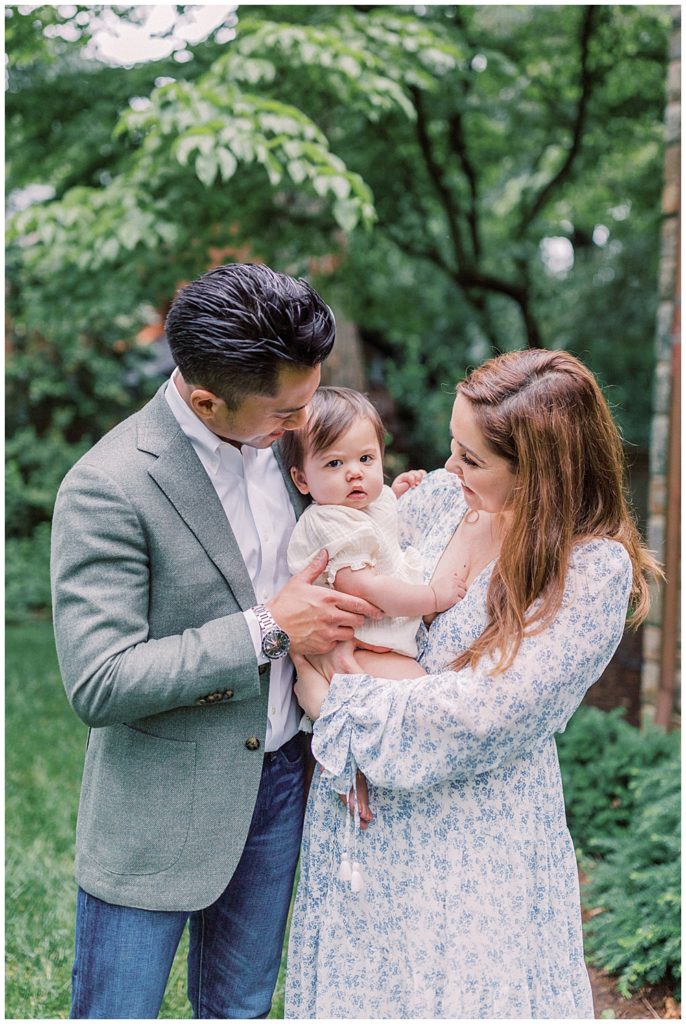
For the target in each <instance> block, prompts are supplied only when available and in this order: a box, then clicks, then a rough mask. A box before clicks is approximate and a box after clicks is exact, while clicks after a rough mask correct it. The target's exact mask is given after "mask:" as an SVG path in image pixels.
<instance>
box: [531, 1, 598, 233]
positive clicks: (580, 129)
mask: <svg viewBox="0 0 686 1024" xmlns="http://www.w3.org/2000/svg"><path fill="white" fill-rule="evenodd" d="M595 20H596V8H595V7H592V6H590V5H589V6H587V7H585V8H584V13H583V15H582V18H581V31H580V37H579V47H580V51H581V72H580V93H579V102H578V104H577V109H576V114H575V117H574V125H573V128H572V142H571V145H570V147H569V149H568V150H567V156H566V157H565V160H564V162H563V164H562V166H561V167H560V168H559V170H558V171H557V173H556V174H555V175H554V176H553V177H552V178H551V179H550V181H549V182H548V183H547V184H546V185H544V186H543V188H542V189H541V190H540V192H539V193H538V195H537V196H536V198H535V199H534V201H533V203H532V204H531V206H530V207H529V209H528V211H526V212H525V213H524V214H523V216H522V219H521V221H520V224H519V228H518V230H517V236H518V237H519V238H521V237H522V236H523V235H524V233H525V231H526V229H527V228H528V227H529V225H530V224H531V223H532V221H533V220H534V219H535V218H536V217H537V216H538V214H539V213H540V211H541V210H542V209H543V207H544V206H545V205H546V203H547V202H548V200H549V199H550V197H551V195H552V194H553V192H554V191H555V189H557V188H558V187H559V186H560V185H561V184H562V182H563V181H564V180H565V179H566V178H567V177H568V175H569V173H570V171H571V169H572V165H573V164H574V161H575V159H576V157H577V155H578V153H579V151H580V149H581V142H582V139H583V134H584V128H585V125H586V113H587V111H588V102H589V99H590V96H591V89H592V86H593V75H592V73H591V71H590V69H589V66H588V64H589V50H590V43H591V38H592V36H593V31H594V29H595Z"/></svg>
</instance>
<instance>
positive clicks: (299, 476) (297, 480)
mask: <svg viewBox="0 0 686 1024" xmlns="http://www.w3.org/2000/svg"><path fill="white" fill-rule="evenodd" d="M291 480H292V481H293V483H294V484H295V486H296V487H297V488H298V490H299V491H300V493H301V494H309V493H310V488H309V487H308V485H307V480H306V479H305V474H304V473H303V471H302V469H298V468H297V467H296V466H291Z"/></svg>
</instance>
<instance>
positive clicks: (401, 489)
mask: <svg viewBox="0 0 686 1024" xmlns="http://www.w3.org/2000/svg"><path fill="white" fill-rule="evenodd" d="M425 476H426V470H425V469H408V471H407V473H401V474H400V476H397V477H396V478H395V480H394V481H393V483H392V484H391V490H392V491H393V493H394V494H395V496H396V498H399V497H400V496H401V495H402V494H404V493H405V491H409V490H410V488H411V487H418V486H419V484H420V483H421V482H422V480H423V479H424V477H425Z"/></svg>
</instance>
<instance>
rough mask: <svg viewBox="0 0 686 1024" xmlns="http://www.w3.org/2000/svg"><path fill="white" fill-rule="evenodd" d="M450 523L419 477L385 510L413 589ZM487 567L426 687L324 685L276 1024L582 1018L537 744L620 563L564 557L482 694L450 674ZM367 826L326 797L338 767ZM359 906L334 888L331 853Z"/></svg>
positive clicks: (583, 986)
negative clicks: (548, 602) (355, 879)
mask: <svg viewBox="0 0 686 1024" xmlns="http://www.w3.org/2000/svg"><path fill="white" fill-rule="evenodd" d="M465 511H466V505H465V503H464V499H463V497H462V490H461V487H460V486H459V482H458V481H457V478H456V477H455V476H453V475H452V474H449V473H446V472H445V471H444V470H438V471H436V472H435V473H431V474H430V475H429V476H428V477H427V478H426V479H425V480H424V482H423V483H422V485H421V486H420V487H419V488H416V489H413V490H412V491H410V492H408V494H407V496H406V497H405V499H404V500H403V502H402V505H401V508H400V516H401V520H402V521H403V523H404V537H403V542H404V543H405V544H412V545H414V546H415V547H416V548H418V549H419V550H420V551H421V552H422V554H423V555H424V558H425V562H426V567H425V573H426V579H429V578H430V577H431V575H432V573H433V571H434V569H435V567H436V564H437V563H438V560H439V558H440V556H441V554H442V553H443V551H444V549H445V547H446V545H447V543H448V541H449V540H450V538H451V536H452V534H453V532H454V530H455V529H456V527H457V526H458V524H459V522H460V520H461V518H462V516H463V515H464V513H465ZM491 572H492V564H491V565H490V566H487V567H486V568H485V569H484V570H483V572H482V573H481V575H480V576H478V577H477V578H476V579H475V580H474V581H473V583H472V584H471V586H470V588H469V590H468V592H467V595H466V596H465V598H464V599H463V600H462V601H460V602H458V604H456V605H455V606H454V607H453V608H452V609H450V610H449V611H447V612H445V613H443V614H442V615H439V616H438V617H437V618H436V619H435V620H434V622H433V624H432V626H431V629H430V630H428V632H427V631H426V630H423V633H424V636H423V638H420V640H421V643H420V647H421V648H422V654H421V658H420V660H421V663H422V665H423V667H424V668H425V669H426V671H427V672H428V673H429V675H428V676H426V677H423V678H420V679H411V680H406V681H396V680H387V679H375V678H371V677H370V676H365V675H338V676H334V678H333V680H332V683H331V687H330V690H329V693H328V696H327V697H326V700H325V701H324V705H323V707H322V712H321V717H320V718H319V719H318V721H317V722H316V723H315V727H314V741H313V749H314V753H315V756H316V757H317V760H318V761H319V762H320V764H321V765H322V766H323V770H322V771H321V772H320V771H319V770H315V778H314V780H313V784H312V788H311V791H310V796H309V802H308V809H307V815H306V822H305V832H304V837H303V846H302V855H301V869H300V883H299V887H298V893H297V897H296V902H295V907H294V912H293V920H292V926H291V936H290V947H289V953H288V973H287V981H286V1017H287V1018H341V1017H347V1018H361V1017H366V1018H372V1019H379V1018H389V1017H390V1018H467V1019H470V1018H472V1019H473V1018H484V1017H491V1018H573V1017H577V1018H578V1017H581V1018H591V1017H593V1004H592V999H591V990H590V985H589V980H588V975H587V972H586V968H585V965H584V958H583V946H582V936H581V915H580V906H579V891H578V880H577V866H576V860H575V855H574V848H573V845H572V841H571V838H570V835H569V832H568V830H567V824H566V820H565V810H564V802H563V794H562V787H561V782H560V771H559V766H558V760H557V752H556V747H555V740H554V734H555V733H556V732H560V731H562V730H563V729H564V728H565V726H566V723H567V722H568V720H569V718H570V716H571V715H572V713H573V712H574V711H575V709H576V708H577V706H578V705H579V703H580V701H581V699H582V697H583V696H584V694H585V692H586V690H587V689H588V687H589V686H590V685H591V684H592V683H593V682H595V680H596V679H597V678H598V677H599V675H600V674H601V672H602V670H603V668H604V667H605V665H606V664H607V663H608V661H609V659H610V657H611V656H612V654H613V652H614V650H615V649H616V647H617V644H618V643H619V640H620V638H621V636H622V632H623V629H624V623H625V616H626V611H627V604H628V599H629V591H630V587H631V564H630V561H629V558H628V555H627V553H626V551H625V549H624V547H623V546H622V545H621V544H619V543H617V542H615V541H610V540H591V541H587V542H584V543H581V544H578V545H577V546H576V548H575V549H574V552H573V555H572V558H571V561H570V565H569V571H568V576H567V581H566V587H565V594H564V599H563V603H562V606H561V608H560V610H559V612H558V614H557V616H556V618H555V620H554V621H553V622H552V623H551V624H550V625H549V626H548V627H547V628H546V629H545V630H544V631H543V632H541V633H539V634H538V635H536V636H531V637H529V638H527V639H525V640H524V642H523V643H522V645H521V648H520V650H519V653H518V654H517V657H516V659H515V661H514V663H513V664H512V666H511V667H510V668H509V669H508V670H507V671H506V672H505V673H502V674H500V675H497V676H489V675H488V674H487V670H488V667H489V665H490V662H489V661H488V660H487V659H482V661H481V663H480V664H479V667H478V668H477V669H471V668H466V669H463V670H462V671H460V672H452V671H450V668H449V666H450V664H451V662H452V661H453V659H454V658H455V656H456V655H457V654H458V653H459V652H460V651H462V650H464V649H465V648H467V647H468V646H469V645H470V643H471V642H472V640H473V639H474V638H475V637H477V636H478V635H479V634H480V633H481V632H482V630H483V628H484V625H485V623H486V591H487V588H488V582H489V578H490V575H491ZM356 765H357V766H358V767H359V769H360V770H361V771H363V772H364V773H365V775H366V776H367V779H368V781H369V795H370V805H371V807H372V810H373V812H374V815H375V819H374V822H373V824H372V825H371V826H370V827H369V829H368V830H367V831H366V832H362V833H360V832H359V831H358V830H354V829H351V827H350V826H349V824H348V822H349V815H348V814H347V813H346V811H345V809H344V807H343V806H342V804H341V802H340V801H339V799H338V796H337V792H346V791H347V790H348V787H349V785H350V780H351V778H352V777H353V774H354V770H355V766H356ZM343 852H348V853H349V855H350V857H351V859H354V860H356V861H358V862H359V863H360V866H361V870H362V874H363V877H364V883H365V889H364V891H363V892H361V893H354V892H352V891H351V886H350V882H345V881H341V880H340V879H339V863H340V859H341V854H342V853H343Z"/></svg>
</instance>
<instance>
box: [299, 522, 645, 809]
mask: <svg viewBox="0 0 686 1024" xmlns="http://www.w3.org/2000/svg"><path fill="white" fill-rule="evenodd" d="M631 577H632V572H631V563H630V560H629V556H628V554H627V552H626V550H625V549H624V547H623V546H622V545H621V544H619V543H618V542H616V541H610V540H593V541H590V542H587V543H584V544H583V545H579V546H577V548H576V549H575V551H574V553H573V555H572V558H571V561H570V567H569V571H568V576H567V581H566V586H565V593H564V598H563V602H562V605H561V607H560V609H559V611H558V613H557V615H556V617H555V619H554V620H553V621H552V622H551V623H550V625H549V626H547V627H546V628H545V629H544V630H543V631H542V632H540V633H538V634H537V635H533V636H529V637H528V638H526V639H525V640H524V641H523V642H522V644H521V646H520V649H519V651H518V653H517V655H516V657H515V660H514V662H513V663H512V665H511V666H510V668H509V669H507V670H506V671H505V672H503V673H500V674H499V675H494V676H490V675H488V668H489V667H491V665H492V662H491V661H489V660H488V659H486V658H482V660H481V662H480V664H479V665H478V667H477V668H475V669H474V668H469V667H468V668H464V669H462V670H461V671H459V672H452V671H447V672H442V673H440V674H436V675H429V676H423V677H421V678H419V679H409V680H402V681H397V680H389V679H374V678H372V677H370V676H366V675H336V676H334V677H333V679H332V681H331V686H330V689H329V692H328V694H327V696H326V698H325V700H324V703H323V705H322V710H321V715H320V718H319V719H318V720H317V721H316V722H315V725H314V742H313V747H312V749H313V753H314V755H315V757H316V758H317V760H318V761H319V762H320V764H321V765H322V767H323V768H324V770H325V772H326V775H327V776H328V777H329V778H330V779H332V784H333V786H334V788H335V789H337V790H338V791H339V792H347V790H348V788H349V780H350V777H351V774H352V772H353V768H354V765H355V764H356V765H357V767H358V768H359V769H360V770H361V771H363V772H364V773H365V775H366V776H367V778H368V779H369V781H370V782H371V783H373V784H374V785H377V786H381V787H384V788H388V789H408V790H419V789H424V788H426V787H429V786H434V785H436V784H439V783H441V782H443V781H445V780H448V779H459V778H461V777H462V778H463V777H468V776H473V775H477V774H479V773H480V772H486V771H489V770H492V769H494V768H498V767H500V766H502V765H504V764H506V763H508V762H511V761H513V760H515V759H517V758H518V757H520V756H522V755H523V754H525V753H526V752H527V751H528V750H530V749H533V748H534V747H536V746H538V745H540V744H542V743H544V742H545V741H546V740H547V739H548V738H549V737H551V736H552V735H553V734H554V733H555V732H560V731H562V730H563V729H564V728H565V726H566V724H567V722H568V720H569V718H570V717H571V715H572V713H573V712H574V711H575V710H576V708H577V707H578V705H579V703H580V702H581V699H582V698H583V696H584V694H585V692H586V690H587V689H588V687H589V686H591V685H592V683H594V682H595V681H596V680H597V679H598V677H599V676H600V674H601V672H602V671H603V669H604V668H605V666H606V665H607V663H608V662H609V660H610V658H611V657H612V654H613V653H614V651H615V649H616V647H617V645H618V643H619V641H620V639H621V636H622V633H623V631H624V625H625V617H626V611H627V605H628V600H629V593H630V588H631Z"/></svg>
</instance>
